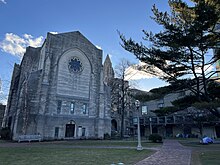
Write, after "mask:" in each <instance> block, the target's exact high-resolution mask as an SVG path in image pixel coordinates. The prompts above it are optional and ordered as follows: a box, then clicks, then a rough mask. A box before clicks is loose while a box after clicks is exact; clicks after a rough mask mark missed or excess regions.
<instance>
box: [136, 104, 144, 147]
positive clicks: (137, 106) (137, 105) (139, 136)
mask: <svg viewBox="0 0 220 165" xmlns="http://www.w3.org/2000/svg"><path fill="white" fill-rule="evenodd" d="M135 107H136V109H137V126H138V127H137V131H138V132H137V133H138V146H137V150H138V151H140V150H143V148H142V146H141V134H140V121H139V107H140V101H139V100H136V101H135Z"/></svg>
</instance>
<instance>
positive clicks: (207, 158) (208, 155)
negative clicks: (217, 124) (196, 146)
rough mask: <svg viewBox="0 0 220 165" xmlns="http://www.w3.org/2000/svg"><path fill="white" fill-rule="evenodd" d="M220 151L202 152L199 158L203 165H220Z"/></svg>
mask: <svg viewBox="0 0 220 165" xmlns="http://www.w3.org/2000/svg"><path fill="white" fill-rule="evenodd" d="M219 155H220V150H219V151H205V152H200V154H199V157H200V160H201V164H202V165H206V164H208V165H219V164H220V157H219Z"/></svg>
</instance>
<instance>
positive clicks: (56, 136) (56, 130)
mask: <svg viewBox="0 0 220 165" xmlns="http://www.w3.org/2000/svg"><path fill="white" fill-rule="evenodd" d="M54 136H55V138H58V136H59V127H55V134H54Z"/></svg>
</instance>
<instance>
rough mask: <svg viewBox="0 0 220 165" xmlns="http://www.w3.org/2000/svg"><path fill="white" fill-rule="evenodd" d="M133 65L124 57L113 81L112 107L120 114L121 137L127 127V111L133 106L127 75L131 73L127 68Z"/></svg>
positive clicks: (117, 67) (117, 66)
mask: <svg viewBox="0 0 220 165" xmlns="http://www.w3.org/2000/svg"><path fill="white" fill-rule="evenodd" d="M131 65H132V63H130V62H129V61H128V60H126V59H122V60H121V61H120V63H119V64H118V65H116V67H115V74H116V78H115V79H114V80H113V81H112V84H111V86H112V107H113V111H117V113H118V114H119V116H120V122H121V123H120V127H121V130H120V137H121V138H123V135H124V132H125V130H124V127H125V113H126V114H127V113H128V112H127V111H129V109H130V106H131V98H130V95H129V82H128V81H127V80H126V77H128V76H129V74H130V73H128V72H126V70H127V69H128V68H129V67H130V66H131Z"/></svg>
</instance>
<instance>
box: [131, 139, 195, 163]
mask: <svg viewBox="0 0 220 165" xmlns="http://www.w3.org/2000/svg"><path fill="white" fill-rule="evenodd" d="M190 161H191V150H190V149H188V148H186V147H184V146H182V145H181V144H180V143H179V142H178V141H176V140H164V142H163V146H162V148H161V149H160V150H159V151H157V152H156V153H155V154H153V155H151V156H150V157H148V158H146V159H144V160H142V161H140V162H138V163H136V164H135V165H174V164H175V165H190Z"/></svg>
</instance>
